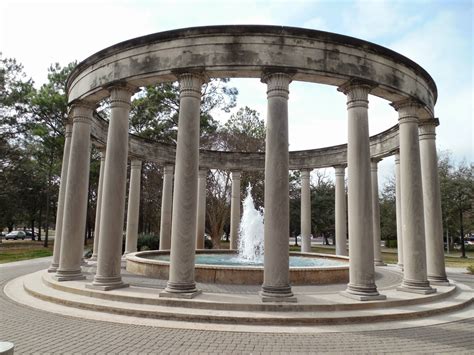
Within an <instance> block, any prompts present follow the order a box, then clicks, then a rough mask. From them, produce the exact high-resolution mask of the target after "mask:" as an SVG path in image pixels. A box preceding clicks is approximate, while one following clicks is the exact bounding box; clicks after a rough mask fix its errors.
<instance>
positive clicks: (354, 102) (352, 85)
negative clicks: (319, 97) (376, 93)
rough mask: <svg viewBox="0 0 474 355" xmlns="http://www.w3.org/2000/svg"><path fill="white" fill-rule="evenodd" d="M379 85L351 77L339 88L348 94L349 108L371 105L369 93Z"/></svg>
mask: <svg viewBox="0 0 474 355" xmlns="http://www.w3.org/2000/svg"><path fill="white" fill-rule="evenodd" d="M376 86H377V85H376V84H374V83H373V82H371V81H368V80H361V79H351V80H349V81H346V82H345V83H344V84H342V85H341V86H339V87H338V88H337V90H338V91H340V92H342V93H344V94H345V95H346V96H347V108H348V109H349V108H353V107H365V108H367V107H369V99H368V98H369V93H370V91H371V90H372V89H373V88H374V87H376Z"/></svg>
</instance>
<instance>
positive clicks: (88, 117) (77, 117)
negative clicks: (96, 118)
mask: <svg viewBox="0 0 474 355" xmlns="http://www.w3.org/2000/svg"><path fill="white" fill-rule="evenodd" d="M94 109H95V106H94V105H93V104H91V103H89V102H85V101H77V102H75V103H73V104H72V106H71V117H72V122H73V123H74V124H76V123H85V124H89V125H90V124H92V115H93V112H94ZM71 133H72V131H71Z"/></svg>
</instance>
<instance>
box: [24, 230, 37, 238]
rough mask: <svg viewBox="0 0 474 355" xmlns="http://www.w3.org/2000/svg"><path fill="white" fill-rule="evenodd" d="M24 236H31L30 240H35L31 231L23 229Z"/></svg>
mask: <svg viewBox="0 0 474 355" xmlns="http://www.w3.org/2000/svg"><path fill="white" fill-rule="evenodd" d="M25 234H26V237H27V238H31V240H35V236H34V235H33V232H32V231H30V230H26V231H25Z"/></svg>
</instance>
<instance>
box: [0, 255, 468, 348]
mask: <svg viewBox="0 0 474 355" xmlns="http://www.w3.org/2000/svg"><path fill="white" fill-rule="evenodd" d="M49 262H50V259H49V258H45V259H41V260H34V261H27V262H18V263H11V264H5V265H0V287H1V289H2V292H1V293H0V339H1V340H7V341H11V342H14V343H15V353H16V354H30V353H38V354H44V353H51V354H64V353H69V354H72V353H74V354H106V353H109V354H115V353H118V354H120V353H122V354H168V353H173V354H186V353H188V354H195V353H202V354H206V353H208V354H231V353H238V354H261V353H266V354H279V353H285V354H288V353H312V354H314V353H338V354H340V353H351V354H354V353H356V354H357V353H361V354H364V353H377V354H380V353H391V354H394V353H430V354H432V353H446V354H447V353H451V354H454V353H456V354H472V353H474V319H467V320H463V321H459V322H451V323H444V324H438V325H433V326H424V327H411V328H404V329H396V330H394V329H391V330H377V331H357V325H355V326H354V330H353V331H350V332H345V333H341V332H335V333H324V334H321V335H314V334H272V333H247V332H220V331H204V330H192V329H170V328H157V327H149V326H144V325H134V324H119V323H110V322H104V321H95V320H88V319H79V318H73V317H69V316H61V315H58V314H53V313H48V312H43V311H40V310H37V309H33V308H28V307H25V306H21V305H19V304H17V303H15V302H14V301H12V300H10V299H9V298H7V297H6V296H5V295H4V294H3V287H4V286H5V283H6V282H7V281H8V280H10V279H12V278H15V277H17V276H20V275H22V274H25V273H29V272H33V271H36V270H39V269H44V268H46V267H47V266H48V265H49ZM450 277H451V278H453V279H459V281H462V282H464V283H465V284H468V285H469V286H470V287H472V288H474V277H472V276H468V275H462V274H459V273H456V274H454V273H451V274H450Z"/></svg>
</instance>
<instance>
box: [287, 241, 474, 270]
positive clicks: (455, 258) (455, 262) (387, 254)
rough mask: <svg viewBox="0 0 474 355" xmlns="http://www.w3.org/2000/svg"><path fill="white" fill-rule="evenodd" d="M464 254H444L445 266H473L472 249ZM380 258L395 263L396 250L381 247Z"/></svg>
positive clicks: (324, 248) (326, 250) (331, 251)
mask: <svg viewBox="0 0 474 355" xmlns="http://www.w3.org/2000/svg"><path fill="white" fill-rule="evenodd" d="M290 251H300V246H294V245H290ZM311 251H312V252H313V253H322V254H334V252H335V250H334V247H333V246H331V245H329V246H321V247H315V246H313V247H311ZM466 256H467V258H465V259H463V258H461V252H460V251H458V250H456V251H451V252H450V253H449V254H446V255H445V257H444V261H445V264H446V266H447V267H459V268H467V267H468V266H469V265H472V267H474V251H467V252H466ZM382 259H383V261H384V262H386V263H388V264H396V263H397V262H398V256H397V250H396V249H388V248H382Z"/></svg>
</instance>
